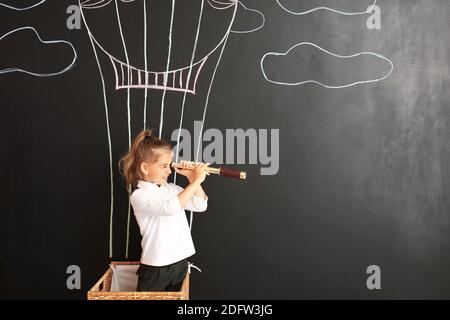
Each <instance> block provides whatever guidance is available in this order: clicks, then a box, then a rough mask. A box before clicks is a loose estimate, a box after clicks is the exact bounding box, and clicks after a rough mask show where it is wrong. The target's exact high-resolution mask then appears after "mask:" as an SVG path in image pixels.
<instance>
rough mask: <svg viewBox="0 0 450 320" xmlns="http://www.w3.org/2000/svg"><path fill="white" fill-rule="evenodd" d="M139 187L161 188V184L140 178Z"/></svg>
mask: <svg viewBox="0 0 450 320" xmlns="http://www.w3.org/2000/svg"><path fill="white" fill-rule="evenodd" d="M137 187H138V188H139V189H148V190H159V188H160V186H159V185H158V184H156V183H153V182H150V181H144V180H139V181H138V184H137Z"/></svg>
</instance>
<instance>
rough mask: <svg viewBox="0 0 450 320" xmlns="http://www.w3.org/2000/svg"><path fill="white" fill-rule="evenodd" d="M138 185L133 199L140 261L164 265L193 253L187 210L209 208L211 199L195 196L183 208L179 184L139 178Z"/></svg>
mask: <svg viewBox="0 0 450 320" xmlns="http://www.w3.org/2000/svg"><path fill="white" fill-rule="evenodd" d="M137 187H138V188H137V189H136V190H135V191H134V192H133V193H132V194H131V197H130V202H131V205H132V206H133V210H134V215H135V217H136V220H137V223H138V225H139V229H140V230H141V235H142V241H141V245H142V255H141V263H143V264H146V265H150V266H165V265H168V264H172V263H175V262H178V261H180V260H182V259H185V258H188V257H190V256H192V255H193V254H194V253H195V248H194V243H193V242H192V237H191V232H190V230H189V225H188V221H187V218H186V212H185V211H184V209H186V210H189V211H195V212H203V211H206V208H207V207H208V199H202V198H200V197H197V196H196V195H194V196H193V197H192V198H191V200H189V201H188V202H187V203H186V205H185V208H184V209H183V208H182V207H181V205H180V201H179V199H178V196H177V195H178V194H179V193H180V192H181V191H183V190H184V189H183V188H182V187H180V186H177V185H176V184H173V183H166V184H165V185H161V186H158V185H157V184H156V183H152V182H148V181H142V180H140V181H139V182H138V184H137Z"/></svg>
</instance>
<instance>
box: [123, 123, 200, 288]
mask: <svg viewBox="0 0 450 320" xmlns="http://www.w3.org/2000/svg"><path fill="white" fill-rule="evenodd" d="M172 158H173V151H172V146H171V144H170V143H169V142H167V141H165V140H161V139H159V138H157V137H154V136H152V132H151V131H150V130H144V131H142V132H141V133H139V135H138V136H137V137H136V139H135V140H134V141H133V144H132V145H131V148H130V150H129V151H128V152H127V153H126V155H125V156H124V157H123V158H122V159H120V161H119V169H120V170H121V172H122V174H123V176H124V178H125V181H126V183H127V185H130V186H131V190H132V194H131V197H130V202H131V205H132V206H133V210H134V215H135V217H136V220H137V223H138V225H139V228H140V231H141V235H142V242H141V245H142V255H141V264H140V266H139V270H138V275H139V277H138V286H137V291H180V290H181V284H182V282H183V279H184V277H185V275H186V272H187V269H188V262H187V260H186V259H187V258H188V257H190V256H192V255H193V254H194V253H195V249H194V244H193V242H192V237H191V233H190V230H189V226H188V222H187V218H186V214H185V211H184V209H187V210H190V211H196V212H202V211H205V210H206V208H207V206H208V197H207V196H206V194H205V192H204V191H203V189H202V187H201V184H202V182H203V181H204V180H205V178H206V175H208V173H207V172H206V167H207V166H208V164H205V163H195V164H194V163H192V162H188V161H182V162H181V165H182V169H177V168H175V171H176V172H177V173H179V174H181V175H184V176H186V177H187V178H188V180H189V185H188V186H187V187H186V188H185V189H183V188H181V187H179V186H177V185H175V184H173V183H167V178H168V177H169V175H170V174H171V172H172V171H171V169H170V167H171V163H172Z"/></svg>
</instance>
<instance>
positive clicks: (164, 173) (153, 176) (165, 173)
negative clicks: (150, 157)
mask: <svg viewBox="0 0 450 320" xmlns="http://www.w3.org/2000/svg"><path fill="white" fill-rule="evenodd" d="M172 158H173V152H172V151H168V150H163V151H160V155H159V157H158V160H157V161H156V162H154V163H149V162H142V163H141V171H142V173H143V175H144V180H145V181H149V182H153V183H156V184H159V185H164V184H166V183H167V179H168V178H169V175H170V174H171V173H172V170H171V169H170V164H171V163H172Z"/></svg>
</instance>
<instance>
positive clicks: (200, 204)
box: [173, 184, 208, 212]
mask: <svg viewBox="0 0 450 320" xmlns="http://www.w3.org/2000/svg"><path fill="white" fill-rule="evenodd" d="M173 186H174V187H175V188H176V190H177V193H180V192H181V191H183V190H184V189H183V188H182V187H180V186H177V185H176V184H174V185H173ZM207 208H208V197H206V199H202V198H200V197H197V196H196V195H195V194H194V195H193V196H192V198H191V199H189V201H188V202H186V205H185V206H184V209H186V210H189V211H194V212H205V211H206V209H207Z"/></svg>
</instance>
